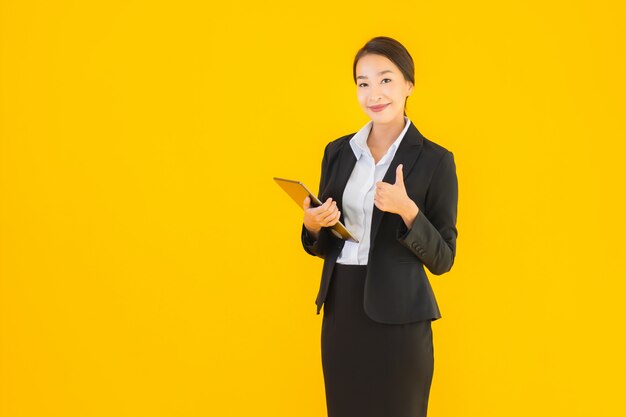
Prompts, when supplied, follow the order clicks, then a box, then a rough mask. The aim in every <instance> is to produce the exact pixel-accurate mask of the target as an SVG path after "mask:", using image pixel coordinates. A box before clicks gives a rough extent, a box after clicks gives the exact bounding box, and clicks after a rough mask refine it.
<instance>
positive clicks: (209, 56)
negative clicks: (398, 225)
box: [0, 0, 626, 417]
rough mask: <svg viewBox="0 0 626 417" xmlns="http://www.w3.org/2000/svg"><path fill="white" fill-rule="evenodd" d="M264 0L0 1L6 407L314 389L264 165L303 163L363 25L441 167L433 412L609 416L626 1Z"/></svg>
mask: <svg viewBox="0 0 626 417" xmlns="http://www.w3.org/2000/svg"><path fill="white" fill-rule="evenodd" d="M246 3H248V4H246ZM262 3H263V2H256V1H255V2H252V1H249V2H224V4H222V5H219V6H215V5H211V4H210V3H209V2H204V1H196V2H190V1H177V2H154V1H132V2H131V1H126V2H124V1H110V0H109V1H97V2H96V1H91V2H73V1H54V2H47V3H46V2H31V1H17V0H15V1H8V0H5V1H2V3H1V4H0V19H1V20H0V41H1V44H0V106H1V107H0V146H1V148H0V170H1V171H0V228H1V229H0V233H1V235H0V355H1V356H0V415H2V416H3V417H4V416H6V417H22V416H36V417H47V416H133V417H134V416H151V417H153V416H208V415H214V416H273V417H278V416H290V417H291V416H298V417H300V416H301V417H308V416H324V415H325V403H324V388H323V379H322V371H321V358H320V329H321V319H322V315H319V316H318V315H316V314H315V305H314V300H315V296H316V294H317V288H318V283H319V277H320V272H321V266H322V261H321V259H319V258H313V257H310V256H309V255H307V254H306V253H305V252H304V251H303V249H302V247H301V246H300V240H299V239H300V238H299V234H300V227H301V220H302V212H301V211H299V210H298V208H297V207H296V206H295V204H294V203H293V202H292V201H290V200H289V199H288V198H287V197H286V195H284V193H283V192H282V190H280V188H279V187H278V186H277V185H276V184H274V182H273V181H272V177H273V176H280V177H287V178H297V179H301V180H302V181H304V182H305V183H306V184H308V185H311V186H312V187H314V188H315V189H317V182H318V180H319V169H320V162H321V156H322V152H323V148H324V145H325V144H326V143H327V142H329V141H330V140H333V139H335V138H337V137H339V136H342V135H345V134H348V133H352V132H355V131H356V130H358V129H359V128H360V127H361V126H362V125H363V124H364V123H365V122H367V120H368V119H367V118H366V116H365V115H364V114H363V112H362V111H361V110H360V108H359V106H358V103H357V101H356V87H355V85H354V83H353V81H352V73H351V71H352V59H353V57H354V54H355V53H356V51H357V49H358V48H359V47H360V46H361V45H362V44H363V43H365V42H366V41H367V40H368V39H369V38H371V37H373V36H378V35H386V36H391V37H394V38H396V39H398V40H399V41H401V42H402V43H404V44H405V45H406V46H407V48H408V49H409V51H410V52H411V53H412V55H413V57H414V59H415V61H416V65H417V71H416V77H417V83H416V90H415V94H413V95H412V96H411V98H410V99H409V104H408V111H407V113H408V115H409V117H410V118H411V119H412V120H413V122H414V123H415V125H416V126H417V127H418V129H420V131H421V132H422V133H424V135H425V136H426V137H428V138H429V139H431V140H434V141H435V142H437V143H440V144H441V145H443V146H445V147H447V148H448V149H450V150H451V151H452V152H453V153H454V154H455V160H456V163H457V170H458V176H459V187H460V191H459V221H458V229H459V237H458V253H457V259H456V263H455V266H454V268H453V270H452V271H451V272H450V273H448V274H445V275H442V276H432V275H431V282H432V284H433V287H434V290H435V292H436V295H437V299H438V301H439V304H440V307H441V310H442V314H443V318H442V319H441V320H439V321H436V322H435V323H434V325H433V331H434V340H435V374H434V380H433V386H432V391H431V397H430V405H429V417H461V416H466V417H491V416H493V417H503V416H506V417H516V416H534V417H539V416H546V417H552V416H568V417H573V416H581V417H583V416H584V417H589V416H594V417H598V416H607V417H608V416H610V417H613V416H617V415H620V414H621V415H623V414H624V412H625V411H626V408H625V406H624V402H623V399H622V396H623V375H624V373H625V372H626V363H625V360H624V355H623V352H624V351H626V344H625V342H624V339H623V335H622V333H623V329H624V320H625V319H626V314H625V310H624V304H625V302H624V297H623V295H624V289H625V286H626V285H625V284H624V276H626V274H625V273H626V265H625V258H626V257H625V256H624V252H625V250H624V249H625V245H624V235H625V232H626V222H625V220H624V214H625V213H626V197H625V191H624V190H625V189H626V187H625V184H624V182H625V181H624V180H625V179H626V169H625V165H626V164H624V159H625V157H626V152H625V148H626V122H625V117H624V116H625V111H624V109H625V106H624V105H625V101H624V97H626V82H625V78H624V74H626V65H625V57H624V55H625V54H624V44H625V42H626V32H625V31H624V29H623V22H624V13H623V12H624V10H623V9H622V7H623V6H620V3H621V2H619V1H617V0H614V1H612V2H609V1H558V2H548V1H539V0H534V1H527V2H503V1H490V2H489V1H477V2H467V1H457V2H455V3H452V4H451V3H449V2H425V1H424V2H409V1H396V2H384V1H358V2H357V1H354V2H349V3H342V2H337V1H316V2H313V3H309V4H306V3H297V2H292V1H281V2H273V3H272V4H270V5H264V4H262ZM620 26H621V27H620Z"/></svg>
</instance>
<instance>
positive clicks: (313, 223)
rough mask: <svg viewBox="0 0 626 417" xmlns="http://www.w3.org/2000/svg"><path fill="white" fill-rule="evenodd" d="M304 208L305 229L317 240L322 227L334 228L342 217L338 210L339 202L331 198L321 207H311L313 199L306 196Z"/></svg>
mask: <svg viewBox="0 0 626 417" xmlns="http://www.w3.org/2000/svg"><path fill="white" fill-rule="evenodd" d="M303 207H304V227H306V228H307V230H308V231H309V233H311V234H312V235H313V236H314V237H315V238H316V239H317V237H318V235H319V232H320V230H322V227H330V226H334V225H335V224H336V223H337V222H338V221H339V217H340V216H341V211H339V209H338V208H337V202H336V201H333V199H332V198H330V197H328V200H326V202H324V204H322V205H321V206H318V207H311V197H309V196H306V198H305V199H304V204H303Z"/></svg>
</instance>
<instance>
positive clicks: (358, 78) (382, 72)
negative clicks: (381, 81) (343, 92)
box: [356, 70, 393, 80]
mask: <svg viewBox="0 0 626 417" xmlns="http://www.w3.org/2000/svg"><path fill="white" fill-rule="evenodd" d="M387 72H391V73H393V71H392V70H384V71H381V72H379V73H378V75H383V74H385V73H387ZM361 78H367V77H366V76H365V75H359V76H358V77H356V79H357V80H360V79H361Z"/></svg>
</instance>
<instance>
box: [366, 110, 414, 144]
mask: <svg viewBox="0 0 626 417" xmlns="http://www.w3.org/2000/svg"><path fill="white" fill-rule="evenodd" d="M404 125H405V122H404V115H400V118H396V119H394V120H392V121H390V122H388V123H373V124H372V130H371V131H370V134H369V136H368V138H367V143H368V145H370V146H374V147H389V146H390V145H391V144H392V143H393V142H394V141H395V140H396V139H397V138H398V135H400V132H402V129H404Z"/></svg>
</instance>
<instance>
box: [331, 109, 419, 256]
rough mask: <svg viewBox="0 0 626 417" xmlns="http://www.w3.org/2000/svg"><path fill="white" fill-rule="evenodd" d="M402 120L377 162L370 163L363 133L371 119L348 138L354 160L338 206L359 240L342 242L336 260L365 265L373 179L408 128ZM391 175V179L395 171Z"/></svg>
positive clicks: (381, 172)
mask: <svg viewBox="0 0 626 417" xmlns="http://www.w3.org/2000/svg"><path fill="white" fill-rule="evenodd" d="M404 121H405V125H404V129H403V130H402V132H400V135H398V138H397V139H396V140H395V141H394V142H393V143H392V144H391V146H390V147H389V149H388V150H387V153H385V155H384V156H383V157H382V158H381V159H380V161H378V163H377V164H374V157H373V156H372V153H371V152H370V149H369V147H368V146H367V137H368V136H369V133H370V131H371V129H372V121H371V120H370V121H369V122H368V123H367V124H366V125H365V126H363V127H362V128H361V129H360V130H359V131H358V132H357V133H356V134H355V135H354V136H353V137H352V138H351V139H350V146H351V147H352V151H353V152H354V155H355V156H356V159H357V161H356V164H355V165H354V169H353V170H352V173H351V174H350V179H349V180H348V183H347V184H346V188H345V189H344V192H343V197H342V206H343V216H344V225H345V226H346V228H347V229H348V230H349V231H350V233H352V234H353V235H354V236H355V237H356V238H357V239H358V240H359V243H355V242H350V241H346V242H345V244H344V246H343V249H342V251H341V253H340V254H339V257H338V258H337V262H338V263H340V264H350V265H367V260H368V256H369V248H370V230H371V226H372V212H373V211H374V194H375V192H376V183H377V182H378V181H382V179H383V177H384V176H385V173H386V172H387V169H388V168H389V165H390V164H391V161H392V160H393V157H394V155H395V154H396V150H397V149H398V147H399V146H400V142H402V138H403V137H404V135H405V133H406V131H407V130H408V129H409V125H410V123H411V121H410V120H409V118H408V117H406V116H404ZM392 178H393V181H395V178H396V177H395V175H394V176H393V177H392Z"/></svg>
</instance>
